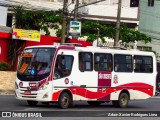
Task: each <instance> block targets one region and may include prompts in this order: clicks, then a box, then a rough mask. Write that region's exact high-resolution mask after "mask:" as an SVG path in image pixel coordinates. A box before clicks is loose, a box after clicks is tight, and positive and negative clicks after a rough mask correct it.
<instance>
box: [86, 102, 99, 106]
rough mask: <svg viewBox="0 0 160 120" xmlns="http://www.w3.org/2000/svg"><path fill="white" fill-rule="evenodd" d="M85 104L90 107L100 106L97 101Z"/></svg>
mask: <svg viewBox="0 0 160 120" xmlns="http://www.w3.org/2000/svg"><path fill="white" fill-rule="evenodd" d="M87 103H88V104H89V105H91V106H99V105H100V104H101V102H99V101H87Z"/></svg>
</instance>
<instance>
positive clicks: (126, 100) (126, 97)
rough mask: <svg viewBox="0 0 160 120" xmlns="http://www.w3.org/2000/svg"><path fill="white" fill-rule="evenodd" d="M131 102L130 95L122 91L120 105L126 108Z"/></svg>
mask: <svg viewBox="0 0 160 120" xmlns="http://www.w3.org/2000/svg"><path fill="white" fill-rule="evenodd" d="M128 103H129V95H128V94H127V93H125V92H122V93H121V94H120V96H119V100H118V107H120V108H126V107H127V106H128Z"/></svg>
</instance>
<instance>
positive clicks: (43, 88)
mask: <svg viewBox="0 0 160 120" xmlns="http://www.w3.org/2000/svg"><path fill="white" fill-rule="evenodd" d="M48 85H49V82H46V83H45V84H43V85H42V86H41V87H40V88H39V90H45V89H47V88H48Z"/></svg>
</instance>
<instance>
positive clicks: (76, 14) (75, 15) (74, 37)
mask: <svg viewBox="0 0 160 120" xmlns="http://www.w3.org/2000/svg"><path fill="white" fill-rule="evenodd" d="M78 7H79V0H76V4H75V11H74V21H77V20H78ZM72 38H73V39H78V35H73V36H72Z"/></svg>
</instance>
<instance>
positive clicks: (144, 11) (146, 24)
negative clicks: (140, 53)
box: [139, 0, 160, 53]
mask: <svg viewBox="0 0 160 120" xmlns="http://www.w3.org/2000/svg"><path fill="white" fill-rule="evenodd" d="M159 11H160V1H158V0H154V6H148V0H140V11H139V16H140V19H139V30H140V32H143V33H145V34H147V35H148V36H150V37H151V38H152V42H151V43H149V44H147V45H148V46H152V49H153V51H156V52H158V53H160V49H159V45H160V14H159Z"/></svg>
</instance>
